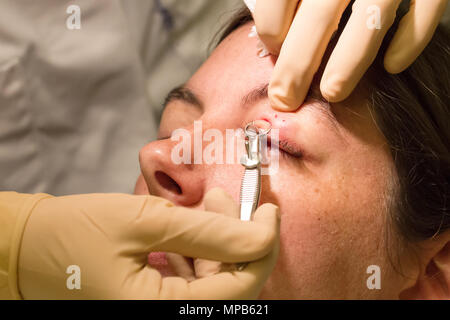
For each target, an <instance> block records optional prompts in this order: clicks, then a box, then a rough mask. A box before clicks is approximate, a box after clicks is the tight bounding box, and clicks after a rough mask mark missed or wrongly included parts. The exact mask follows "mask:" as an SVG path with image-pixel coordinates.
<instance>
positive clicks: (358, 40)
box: [320, 0, 401, 102]
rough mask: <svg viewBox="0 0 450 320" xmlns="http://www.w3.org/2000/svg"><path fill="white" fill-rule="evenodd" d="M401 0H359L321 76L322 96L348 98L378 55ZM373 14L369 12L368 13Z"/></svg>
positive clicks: (331, 98) (338, 98)
mask: <svg viewBox="0 0 450 320" xmlns="http://www.w3.org/2000/svg"><path fill="white" fill-rule="evenodd" d="M400 3H401V0H357V1H356V2H355V3H354V5H353V11H352V15H351V17H350V19H349V21H348V23H347V25H346V26H345V29H344V31H343V33H342V34H341V36H340V38H339V41H338V43H337V45H336V47H335V48H334V50H333V53H332V54H331V57H330V59H329V60H328V63H327V66H326V68H325V71H324V73H323V76H322V80H321V84H320V89H321V92H322V96H323V97H324V98H325V99H326V100H328V101H330V102H339V101H342V100H344V99H346V98H347V97H348V96H349V95H350V94H351V93H352V91H353V90H354V89H355V87H356V85H357V84H358V82H359V81H360V80H361V78H362V76H363V75H364V73H365V72H366V71H367V69H368V68H369V66H370V65H371V64H372V62H373V61H374V59H375V57H376V56H377V53H378V50H379V49H380V46H381V43H382V42H383V38H384V37H385V35H386V33H387V31H388V30H389V28H390V27H391V26H392V24H393V23H394V20H395V15H396V11H397V8H398V6H399V5H400ZM369 13H370V14H369Z"/></svg>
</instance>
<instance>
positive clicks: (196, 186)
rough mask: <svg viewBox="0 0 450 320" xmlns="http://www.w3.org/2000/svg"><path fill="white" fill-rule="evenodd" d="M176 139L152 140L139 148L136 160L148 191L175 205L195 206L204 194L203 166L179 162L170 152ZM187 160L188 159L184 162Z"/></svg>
mask: <svg viewBox="0 0 450 320" xmlns="http://www.w3.org/2000/svg"><path fill="white" fill-rule="evenodd" d="M177 143H178V142H174V141H171V140H170V139H166V140H160V141H154V142H151V143H149V144H148V145H146V146H145V147H144V148H142V149H141V151H140V153H139V162H140V165H141V170H142V175H143V176H144V179H145V182H146V183H147V186H148V189H149V192H150V194H152V195H156V196H159V197H163V198H166V199H168V200H170V201H171V202H173V203H175V204H176V205H180V206H195V205H196V204H198V203H199V202H200V201H201V200H202V197H203V191H204V187H205V186H204V171H203V169H202V166H199V165H194V164H192V162H191V163H178V162H177V161H174V159H173V157H172V151H173V150H175V149H174V147H175V145H176V144H177ZM184 162H188V161H184Z"/></svg>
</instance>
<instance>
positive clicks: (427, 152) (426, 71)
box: [219, 2, 450, 244]
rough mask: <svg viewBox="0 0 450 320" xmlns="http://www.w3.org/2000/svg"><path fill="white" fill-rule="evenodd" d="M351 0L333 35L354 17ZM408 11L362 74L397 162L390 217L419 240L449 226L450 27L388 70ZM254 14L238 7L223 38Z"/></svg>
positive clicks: (406, 236) (407, 236)
mask: <svg viewBox="0 0 450 320" xmlns="http://www.w3.org/2000/svg"><path fill="white" fill-rule="evenodd" d="M352 3H353V2H352ZM352 3H350V5H349V6H348V7H347V10H346V11H345V13H344V15H343V17H342V19H341V22H340V25H339V28H338V31H337V32H336V34H335V36H334V40H335V41H336V39H337V38H338V37H339V35H340V34H341V32H342V31H343V29H344V26H345V25H346V22H347V21H348V19H349V17H350V14H351V6H352ZM406 12H407V8H406V6H405V5H404V4H403V5H402V6H401V7H400V8H399V10H398V12H397V18H396V21H395V23H394V25H393V26H392V27H391V29H390V30H389V32H388V34H387V35H386V37H385V39H384V42H383V45H382V47H381V49H380V51H379V53H378V56H377V58H376V60H375V62H374V63H373V64H372V66H371V67H370V68H369V70H368V72H367V73H366V75H365V77H364V80H365V81H367V82H368V83H369V84H370V86H369V88H368V90H369V92H368V98H367V100H368V103H369V105H370V108H371V110H372V111H373V112H372V113H373V115H374V120H375V122H376V124H377V125H378V127H379V128H380V130H381V132H382V133H383V134H384V136H385V138H386V140H387V142H388V144H389V147H390V150H391V154H392V158H393V161H394V164H395V168H396V175H397V176H396V177H395V182H396V187H395V188H393V189H395V191H394V194H392V195H391V198H393V199H394V201H392V202H393V203H392V204H391V205H390V207H391V210H389V212H390V215H389V218H390V220H391V222H393V226H394V227H395V228H396V230H398V231H399V232H397V234H398V235H399V236H400V237H401V238H402V240H404V241H403V243H406V244H407V243H415V244H418V243H419V242H420V241H422V240H425V239H430V238H432V237H435V236H437V235H439V234H442V233H444V232H445V231H448V230H449V229H450V211H449V201H450V194H449V181H450V150H449V149H450V110H449V101H450V99H449V92H450V86H449V79H450V77H449V64H450V60H449V53H450V47H449V33H448V30H447V29H446V28H445V27H444V26H443V25H440V26H439V27H438V29H437V30H436V32H435V34H434V37H433V39H432V40H431V42H430V44H429V45H428V46H427V48H426V49H425V50H424V52H423V53H422V54H421V56H420V57H419V58H418V59H417V60H416V61H415V62H414V64H413V65H411V66H410V67H409V68H408V69H407V70H405V71H404V72H402V73H400V74H398V75H392V74H389V73H387V72H386V71H385V69H384V66H383V57H384V54H385V52H386V49H387V46H388V44H389V43H390V41H391V39H392V37H393V35H394V33H395V30H396V29H397V27H398V23H399V21H400V19H401V17H402V16H403V15H404V14H405V13H406ZM252 20H253V18H252V16H251V14H250V12H249V11H248V10H247V9H242V10H241V11H239V12H238V13H237V14H236V15H235V16H234V17H233V19H232V21H231V22H230V23H229V24H227V25H226V26H225V27H224V28H223V29H222V31H221V33H220V37H219V43H220V42H221V41H222V40H224V39H225V38H226V37H227V36H228V35H229V34H231V33H232V32H233V31H234V30H236V29H237V28H239V27H240V26H243V25H244V24H246V23H248V22H250V21H252ZM330 46H333V44H330Z"/></svg>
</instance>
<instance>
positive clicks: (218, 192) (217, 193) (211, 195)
mask: <svg viewBox="0 0 450 320" xmlns="http://www.w3.org/2000/svg"><path fill="white" fill-rule="evenodd" d="M213 199H214V200H215V199H231V196H230V195H229V194H228V193H226V191H225V190H223V189H221V188H218V187H215V188H212V189H210V190H209V191H208V192H207V193H206V194H205V199H204V201H205V202H209V201H212V200H213Z"/></svg>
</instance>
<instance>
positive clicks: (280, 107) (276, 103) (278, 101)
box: [269, 87, 302, 112]
mask: <svg viewBox="0 0 450 320" xmlns="http://www.w3.org/2000/svg"><path fill="white" fill-rule="evenodd" d="M279 91H280V90H279V89H278V88H276V87H272V88H269V101H270V105H271V106H272V108H273V109H274V110H276V111H280V112H292V111H295V110H297V109H298V108H299V107H300V105H301V103H302V102H297V101H299V100H298V99H293V98H288V97H287V95H286V94H283V93H282V92H281V93H280V92H279Z"/></svg>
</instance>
